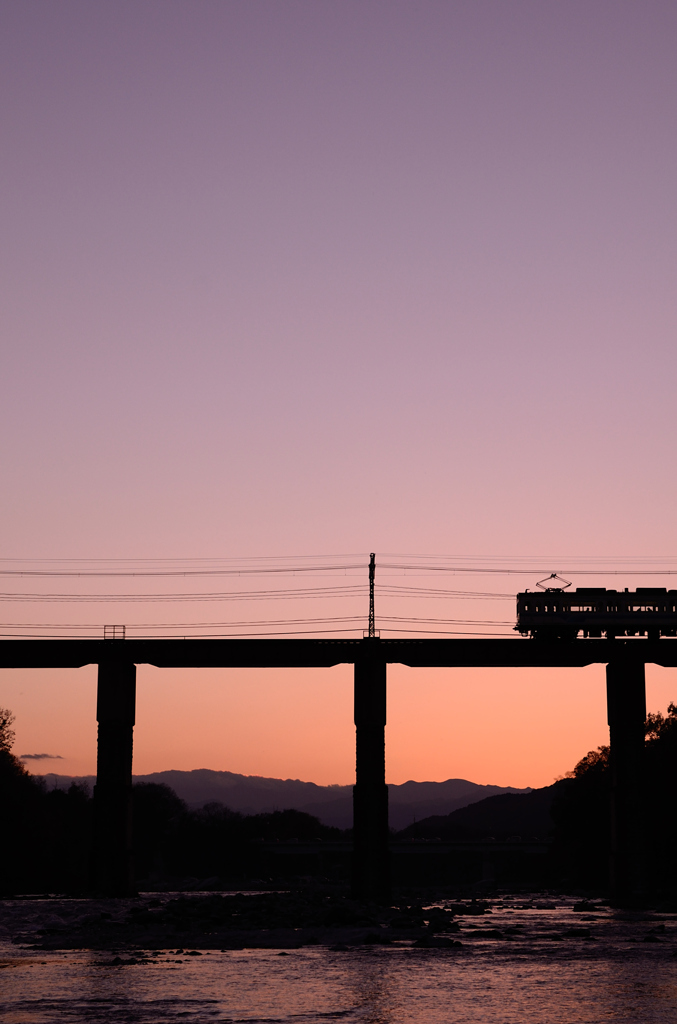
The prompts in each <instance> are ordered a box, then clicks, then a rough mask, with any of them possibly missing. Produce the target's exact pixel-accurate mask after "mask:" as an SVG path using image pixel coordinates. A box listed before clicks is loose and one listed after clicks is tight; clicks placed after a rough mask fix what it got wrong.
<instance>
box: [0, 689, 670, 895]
mask: <svg viewBox="0 0 677 1024" xmlns="http://www.w3.org/2000/svg"><path fill="white" fill-rule="evenodd" d="M3 716H4V717H3ZM10 725H11V716H8V713H6V712H2V709H0V822H1V823H2V839H0V893H2V894H11V893H16V892H23V893H29V892H86V891H87V890H88V888H89V856H90V844H91V834H92V803H93V801H92V798H91V797H90V795H89V793H88V792H87V791H86V790H85V789H83V788H80V787H78V786H76V785H73V786H71V788H70V789H69V790H67V791H64V790H47V789H46V787H45V785H44V783H43V782H42V780H40V779H36V778H35V777H33V776H31V775H29V773H28V772H27V771H26V770H25V768H24V767H23V765H22V764H21V762H20V761H19V760H18V759H17V758H16V757H14V755H13V754H12V753H11V741H12V738H13V737H12V734H11V729H10V728H9V726H10ZM642 789H643V794H644V796H643V808H644V821H643V838H644V852H645V877H646V884H647V889H649V890H653V891H656V892H662V893H668V894H671V895H677V891H675V890H677V883H676V882H675V881H674V867H675V864H677V813H676V811H677V807H676V801H677V707H676V706H675V705H674V704H671V705H670V706H669V708H668V712H667V715H666V716H662V715H660V714H658V715H650V716H649V718H648V719H647V723H646V745H645V759H644V772H643V779H642ZM133 802H134V858H135V870H136V877H137V879H138V880H139V881H140V882H141V884H142V885H143V884H144V883H146V884H147V885H149V886H153V885H158V886H162V885H163V884H164V885H167V884H168V885H171V884H172V883H174V884H176V885H177V887H180V886H182V885H185V884H186V882H187V880H189V879H191V878H192V879H196V880H205V879H207V880H214V881H215V883H217V882H218V880H220V881H221V883H222V884H224V885H229V884H231V885H236V886H241V885H246V884H247V883H248V882H249V883H253V884H256V883H257V882H258V883H260V882H262V881H263V882H268V881H272V880H273V878H276V879H280V878H281V877H284V878H289V877H291V876H295V877H298V876H299V875H301V876H303V875H313V876H317V875H318V874H319V875H323V876H330V877H334V878H336V879H343V880H344V881H347V879H348V877H349V870H350V865H349V859H348V858H347V855H346V853H345V851H344V852H343V853H341V852H340V851H339V852H337V849H336V847H334V848H333V851H334V852H333V853H331V850H332V844H331V842H330V841H331V840H336V839H347V838H349V833H343V832H341V831H340V830H339V829H335V828H330V827H328V826H326V825H323V824H322V823H321V822H320V821H319V820H318V819H317V818H314V817H312V816H311V815H308V814H304V813H303V812H301V811H296V810H285V811H277V812H274V813H270V814H256V815H249V816H247V815H242V814H239V813H236V812H234V811H231V810H229V809H228V808H227V807H224V806H222V805H221V804H208V805H206V806H205V807H203V808H202V809H200V810H190V809H189V808H188V807H187V806H186V804H185V803H184V802H183V801H182V800H181V799H179V797H178V796H177V795H176V794H175V793H174V791H173V790H172V789H170V788H169V787H168V786H165V785H157V784H151V783H140V784H137V785H135V786H134V788H133ZM609 836H610V771H609V749H608V747H600V748H598V750H596V751H591V752H590V753H588V754H587V755H586V756H585V757H584V758H582V759H581V760H580V761H579V762H578V764H577V765H576V766H575V768H574V769H573V771H572V772H570V773H569V774H568V776H567V777H566V778H564V779H561V780H560V781H558V782H556V783H555V784H554V785H552V786H549V787H545V788H544V789H540V790H534V791H533V792H531V793H529V794H525V795H522V794H502V795H499V796H494V797H488V798H487V799H485V800H482V801H479V802H478V803H475V804H471V805H469V806H468V807H464V808H462V809H460V810H458V811H455V812H453V813H452V814H449V815H446V816H444V817H435V818H428V819H426V820H424V821H421V822H418V823H417V824H416V825H412V826H410V827H409V828H408V829H405V830H404V831H403V832H401V833H399V834H398V835H397V836H396V837H395V838H398V839H407V838H409V839H415V838H419V839H441V840H450V841H453V842H464V841H473V842H475V841H477V840H480V841H483V840H484V841H486V840H492V839H493V840H496V841H505V840H508V841H509V840H517V839H520V840H522V841H523V842H527V843H528V842H530V841H532V840H534V839H537V840H540V841H541V842H543V841H547V843H548V845H549V849H548V853H547V856H546V859H545V860H543V858H541V859H540V861H539V862H538V864H536V861H533V870H534V871H535V872H536V873H537V876H538V877H537V878H536V877H534V881H538V882H539V883H545V882H547V883H548V884H552V885H560V886H571V887H576V888H582V889H590V890H598V891H603V890H604V889H605V887H606V885H607V880H608V868H609V852H610V851H609ZM293 840H298V842H299V843H300V844H302V843H303V842H304V841H308V840H310V841H312V840H322V841H323V844H325V845H324V847H323V846H322V844H316V846H317V848H318V849H319V850H322V848H323V849H324V850H325V851H326V853H323V852H320V853H315V854H313V855H312V856H311V855H310V854H308V853H307V852H305V853H304V852H303V851H302V850H301V849H299V851H298V854H297V855H295V851H294V847H293V845H292V844H293ZM276 842H278V843H280V844H281V845H280V847H279V849H278V850H277V853H274V852H271V848H270V846H269V845H268V846H265V845H264V844H270V843H276ZM432 854H433V851H432V849H431V855H430V856H429V857H428V858H427V861H426V859H425V858H423V857H422V856H420V857H419V858H418V859H416V858H414V859H413V860H412V859H411V858H409V861H410V863H411V867H410V868H407V872H408V875H407V878H408V880H409V881H410V882H414V881H415V879H414V877H413V875H412V872H413V873H414V874H416V873H421V875H422V876H423V875H424V874H426V872H429V871H430V869H431V867H432V866H433V862H432V860H431V857H432ZM412 855H413V850H412ZM304 857H305V860H304ZM438 859H439V858H438ZM518 859H519V858H518ZM475 860H477V857H475ZM428 861H429V862H430V863H429V864H428V863H427V862H428ZM408 863H409V862H408ZM459 863H460V862H459ZM478 863H479V862H478ZM510 864H511V865H512V867H511V868H510V871H511V872H512V877H506V878H505V881H506V882H507V883H508V884H509V883H510V882H511V881H514V880H516V879H517V878H520V879H522V880H525V870H526V872H527V874H528V872H529V871H531V870H532V868H531V866H530V865H529V864H525V863H523V864H522V865H521V866H520V864H519V863H517V861H516V859H515V858H512V859H511V860H510ZM445 865H446V866H445ZM473 865H474V861H468V864H467V865H466V866H465V867H463V869H462V870H463V875H464V878H465V880H470V879H472V877H473V873H474V872H476V870H477V869H476V866H473ZM393 866H394V868H397V864H396V863H395V862H394V865H393ZM435 870H436V871H437V869H435ZM439 870H440V872H441V874H439V881H442V880H443V878H446V877H447V876H448V879H447V880H448V881H449V882H450V883H451V882H453V877H452V876H453V874H454V871H455V868H454V867H453V863H452V861H449V859H448V858H447V860H446V861H444V863H442V861H440V869H439ZM396 875H397V871H395V876H396ZM409 876H411V877H409ZM436 877H437V876H436ZM478 877H481V871H480V875H479V876H478ZM402 880H404V875H403V876H402ZM497 881H499V882H500V881H501V879H500V877H499V878H497Z"/></svg>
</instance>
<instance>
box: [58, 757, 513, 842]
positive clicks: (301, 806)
mask: <svg viewBox="0 0 677 1024" xmlns="http://www.w3.org/2000/svg"><path fill="white" fill-rule="evenodd" d="M41 778H43V779H44V780H45V783H46V785H47V786H48V787H49V788H50V789H52V788H57V789H67V788H68V786H70V784H71V783H72V782H75V783H80V784H83V783H84V784H85V785H86V786H87V787H88V789H89V790H90V792H91V790H92V789H93V786H94V783H95V782H96V777H95V776H94V775H82V776H70V775H57V774H55V773H51V772H50V773H46V774H44V775H42V776H41ZM133 781H134V782H135V783H138V782H145V783H160V784H164V785H167V786H170V787H171V789H173V790H174V792H175V793H176V794H177V796H179V797H181V799H182V800H184V801H185V802H186V803H187V804H188V806H189V807H190V808H191V809H197V808H199V807H203V806H204V805H205V804H207V803H215V802H218V803H222V804H225V805H226V806H227V807H230V808H231V810H234V811H239V812H240V813H241V814H260V813H264V812H269V811H275V810H286V809H287V808H294V809H295V810H299V811H305V812H306V813H307V814H313V815H314V816H315V817H317V818H319V819H320V821H322V823H323V824H325V825H334V826H336V827H337V828H343V829H345V828H351V827H352V792H353V787H352V786H351V785H347V786H342V785H329V786H320V785H318V784H317V783H315V782H303V781H301V780H300V779H275V778H269V777H267V776H262V775H240V774H237V773H236V772H229V771H216V770H214V769H211V768H194V769H192V770H191V771H181V770H179V769H168V770H167V771H163V772H151V773H149V774H147V775H134V776H133ZM530 791H531V790H530V788H526V789H516V788H515V787H513V786H492V785H481V784H479V783H476V782H470V781H469V780H468V779H446V780H445V781H444V782H415V781H414V780H409V781H407V782H403V783H401V784H400V785H394V784H389V785H388V800H389V817H390V826H391V828H394V829H396V830H400V829H403V828H406V827H407V826H408V825H411V824H412V823H413V822H415V821H417V820H418V821H420V820H421V819H422V818H427V817H430V816H432V815H438V816H444V815H447V814H449V813H451V812H453V811H455V810H458V809H460V808H462V807H466V806H468V805H469V804H473V803H477V802H478V801H480V800H483V799H485V798H487V797H490V796H496V795H501V794H506V793H515V794H519V793H528V792H530Z"/></svg>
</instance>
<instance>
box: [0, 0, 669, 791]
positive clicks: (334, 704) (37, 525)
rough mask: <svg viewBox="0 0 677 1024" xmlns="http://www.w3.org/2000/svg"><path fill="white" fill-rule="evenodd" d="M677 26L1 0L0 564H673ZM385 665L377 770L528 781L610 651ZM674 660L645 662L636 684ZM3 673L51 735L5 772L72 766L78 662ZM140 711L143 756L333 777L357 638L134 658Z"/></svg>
mask: <svg viewBox="0 0 677 1024" xmlns="http://www.w3.org/2000/svg"><path fill="white" fill-rule="evenodd" d="M676 49H677V6H676V5H675V4H674V3H673V2H672V0H645V2H643V3H641V4H640V3H637V2H636V0H567V2H566V3H565V2H553V3H547V4H544V3H542V2H540V0H510V2H508V3H506V2H501V0H472V2H471V0H467V2H455V0H444V2H437V0H417V2H413V0H408V2H401V0H388V3H382V2H377V0H340V2H339V0H333V2H328V0H247V2H245V3H242V2H232V0H191V2H186V0H182V2H177V0H113V2H110V3H106V4H93V3H91V2H90V0H60V2H59V3H48V2H46V0H37V2H36V0H0V95H2V97H3V100H2V104H1V106H0V119H1V124H2V129H1V131H2V139H3V146H2V149H3V160H2V170H1V173H2V180H3V187H2V190H1V192H0V202H1V203H2V225H3V246H2V255H1V260H2V265H1V268H0V282H1V287H2V325H3V326H2V364H1V366H2V372H1V373H0V445H1V449H2V454H1V460H2V461H1V466H2V470H1V472H2V487H1V489H0V502H1V504H0V509H1V512H0V515H1V519H2V527H3V528H2V538H3V544H2V557H3V558H4V559H6V560H7V559H17V560H24V561H23V562H21V563H18V562H17V563H10V562H3V563H2V564H1V565H0V568H2V567H3V566H4V567H5V568H7V566H9V565H13V564H28V562H27V560H29V559H32V560H36V563H35V564H37V563H38V562H39V563H40V564H46V562H45V560H47V559H61V560H67V559H98V560H104V559H108V560H110V559H130V560H135V559H136V560H137V561H140V560H141V559H161V560H167V559H200V558H202V559H243V560H245V559H251V558H254V557H259V556H260V557H266V558H268V557H269V558H271V559H273V558H274V557H277V556H294V557H296V556H298V557H299V559H300V558H301V557H302V556H309V555H313V556H315V555H317V556H322V557H323V558H325V557H326V558H327V559H330V560H331V559H332V558H334V557H338V556H342V557H343V556H346V553H350V552H360V553H361V554H360V555H359V559H360V561H361V563H362V562H364V564H365V566H366V560H367V558H368V552H370V551H375V552H377V553H382V552H384V553H385V552H421V553H423V554H429V555H433V554H437V555H440V556H447V557H450V558H451V557H458V558H467V559H470V560H472V559H474V558H476V559H477V560H478V562H479V560H480V559H482V558H484V559H494V560H496V561H495V564H497V565H498V564H501V565H504V566H505V565H508V564H509V562H510V559H514V560H515V561H514V563H513V564H524V563H518V560H519V559H524V558H532V559H533V566H534V572H535V571H536V567H538V568H539V569H540V568H542V569H544V570H546V571H555V570H559V571H567V570H569V571H570V570H572V569H574V570H575V569H576V567H579V568H580V567H581V566H584V565H588V566H589V565H592V564H594V565H595V566H599V567H600V576H599V578H598V579H595V581H594V582H597V583H598V585H608V586H616V585H617V586H628V585H629V586H631V587H634V586H635V585H636V584H637V583H639V584H640V585H647V583H649V582H652V581H653V582H658V583H660V584H661V585H668V586H670V585H672V584H671V581H670V580H667V581H666V579H665V578H663V579H660V580H655V581H654V580H652V579H651V578H650V577H647V578H641V579H640V578H638V577H636V576H631V575H629V576H628V578H627V579H625V580H621V579H620V578H612V577H610V576H605V575H604V570H605V569H607V570H608V569H609V568H610V567H612V566H613V565H615V564H618V565H619V566H621V567H624V566H627V567H629V568H631V567H634V568H635V569H636V568H637V567H638V566H640V567H641V565H646V566H647V567H652V566H653V567H655V566H657V565H660V564H664V565H666V566H667V567H669V568H677V548H676V546H675V544H674V535H675V524H676V522H677V515H676V512H675V510H676V508H677V475H676V474H675V384H676V371H677V344H676V343H675V342H676V331H675V328H676V325H677V316H676V314H677V287H676V273H675V271H676V269H677V259H676V257H677V231H676V228H677V224H676V220H677V206H676V203H675V181H677V131H676V127H677V125H676V123H675V122H676V112H677V61H675V52H676ZM356 557H357V556H356ZM595 560H596V561H595ZM632 560H634V561H632ZM642 560H644V561H642ZM661 560H663V561H661ZM64 564H66V563H64ZM78 564H80V563H78ZM487 564H488V563H487ZM531 564H532V563H530V565H531ZM569 578H570V579H571V578H573V579H574V584H575V585H578V586H582V585H585V584H586V583H591V582H593V580H591V578H589V577H582V576H581V577H579V578H575V577H572V576H570V577H569ZM359 579H360V580H366V569H365V572H364V574H363V575H361V576H359ZM537 579H538V575H536V574H535V575H534V576H533V578H531V577H528V578H527V577H525V576H519V577H509V576H502V577H500V579H499V580H498V581H497V580H496V579H488V578H485V577H481V578H480V579H479V580H473V581H470V582H471V583H472V586H473V587H475V589H477V590H483V591H493V590H496V591H500V592H505V593H508V594H512V593H514V592H515V591H516V590H517V589H521V588H523V587H525V586H531V587H533V586H534V585H535V583H536V580H537ZM287 582H288V583H289V581H287ZM400 582H401V580H400ZM429 582H430V581H429V579H428V580H424V581H423V582H421V584H420V585H421V586H423V585H428V583H429ZM48 583H49V581H45V580H43V581H42V582H41V583H40V584H31V585H30V586H28V585H27V584H26V583H25V581H23V580H20V581H16V580H14V581H13V580H11V579H10V580H7V579H5V580H4V581H3V588H2V589H3V591H4V593H5V594H8V595H10V597H11V594H12V592H13V588H14V590H15V591H16V594H17V595H20V594H22V593H25V592H28V591H35V590H36V589H37V587H38V586H42V587H43V590H44V591H45V592H47V590H49V589H50V587H51V589H52V590H59V588H60V587H61V588H62V589H64V588H65V589H67V587H68V586H71V583H69V582H68V581H66V582H62V583H58V584H57V583H54V584H49V585H48ZM296 583H298V580H297V581H296ZM135 585H136V584H135ZM138 585H139V586H142V584H141V583H140V584H138ZM172 585H173V586H177V587H178V588H179V590H180V591H181V592H182V593H183V592H185V591H187V590H188V589H189V586H188V584H185V583H183V584H181V583H177V582H176V581H174V583H172V584H171V585H170V584H167V586H168V587H171V586H172ZM314 585H316V586H321V585H322V580H316V581H315V583H314ZM444 585H446V586H456V587H459V588H464V589H471V588H470V585H469V580H468V578H466V577H463V578H458V577H454V578H453V579H451V578H449V579H446V578H445V580H444ZM73 586H75V584H73ZM92 586H93V588H94V590H95V591H96V592H97V593H101V592H102V591H103V590H105V588H106V586H107V584H106V581H105V580H104V581H102V580H99V581H98V582H97V584H96V587H94V584H92ZM131 586H132V585H131V584H130V583H129V581H127V583H126V584H125V587H123V588H122V592H128V591H129V590H130V589H131ZM22 588H23V589H22ZM75 589H77V588H75ZM151 589H152V588H151ZM94 590H93V591H92V592H94ZM149 592H150V591H149ZM501 600H504V602H505V603H503V604H501V603H500V601H496V602H494V605H495V606H494V605H492V606H491V607H490V606H489V605H487V606H486V607H485V606H484V605H482V604H481V603H480V604H479V605H478V604H477V602H475V603H474V604H473V603H472V602H470V601H467V602H465V603H464V602H463V601H456V602H455V603H454V602H446V603H444V602H440V603H438V604H436V605H435V608H434V610H433V608H432V606H430V607H428V606H426V613H425V614H434V615H435V616H438V617H440V616H442V617H443V616H444V615H446V617H447V618H452V617H453V618H456V619H462V618H465V619H468V618H485V617H491V616H494V617H495V618H496V619H500V620H502V621H503V620H505V621H511V620H512V619H513V618H514V602H513V601H512V600H511V599H509V598H505V599H501ZM320 604H321V605H322V607H321V608H320V607H319V605H320ZM419 604H420V602H419ZM1 607H2V612H1V613H0V614H1V615H2V620H3V623H4V626H3V629H2V632H4V633H11V632H12V631H14V632H16V630H17V628H18V625H22V624H23V625H25V624H26V623H39V624H50V623H51V624H57V625H60V626H62V627H63V626H64V625H68V624H69V623H73V624H74V626H75V625H77V626H78V628H79V627H80V625H82V624H91V625H92V628H94V626H96V628H97V629H98V628H99V625H100V624H102V623H103V622H111V621H124V622H126V623H127V624H128V625H130V626H133V624H134V623H138V624H142V623H149V622H152V623H156V624H161V623H163V622H164V623H167V622H170V623H179V622H181V623H185V622H188V621H191V622H192V621H196V622H197V621H199V622H203V621H205V622H206V621H210V622H213V621H217V620H218V621H220V622H223V621H226V620H228V619H231V620H232V619H234V618H237V619H238V620H245V619H247V620H249V619H251V620H255V619H257V617H263V618H267V619H271V618H273V617H275V616H278V617H280V618H281V617H283V616H282V614H281V609H282V612H283V613H284V616H287V617H289V618H291V617H293V616H295V615H296V612H297V608H296V606H295V605H294V606H293V607H292V606H291V605H290V606H289V607H287V606H286V605H285V606H284V608H282V605H281V604H280V605H279V607H278V606H275V607H274V608H273V607H268V606H266V607H265V608H264V609H263V611H262V612H261V615H260V614H259V612H260V611H261V610H260V609H257V608H256V607H255V606H254V604H252V603H251V602H250V603H249V604H246V606H245V605H244V604H243V606H242V607H241V606H240V605H238V604H237V603H231V604H228V605H224V606H220V605H219V606H218V607H210V608H209V611H207V610H206V608H205V607H203V606H200V607H199V608H198V609H197V610H196V609H195V606H194V604H191V603H190V602H188V601H187V602H186V604H185V607H184V606H183V605H181V604H177V605H176V606H169V605H167V606H162V607H160V606H158V607H157V608H153V607H146V606H136V605H134V606H133V607H129V608H127V607H125V608H124V611H123V606H122V605H119V604H118V605H115V606H114V607H111V608H110V609H109V608H107V607H106V606H105V605H101V604H98V605H91V604H87V603H84V604H83V606H82V607H79V606H76V605H70V604H63V605H57V606H56V607H55V608H52V607H50V605H48V604H43V605H39V604H36V606H35V607H33V606H31V605H30V604H27V603H25V602H24V603H21V602H18V603H13V602H12V600H10V599H8V598H5V599H4V600H3V602H2V605H1ZM299 607H302V614H303V615H304V616H306V617H307V616H310V615H313V614H318V615H320V616H330V615H331V614H332V611H331V608H338V611H337V612H336V614H337V615H342V614H344V612H345V614H348V612H349V613H350V614H351V615H353V614H364V615H365V616H366V604H365V602H364V600H363V599H359V600H355V601H354V602H353V603H352V604H351V605H350V608H349V609H348V605H345V606H343V605H341V607H340V608H339V607H338V605H336V604H332V601H329V600H328V601H324V602H314V601H307V602H305V603H303V605H302V606H299ZM380 607H381V609H383V608H385V607H386V605H385V604H381V606H380ZM388 607H389V608H391V606H388ZM392 609H396V610H397V609H399V611H400V612H401V613H402V614H406V615H411V616H413V615H418V614H420V607H419V605H416V607H414V604H413V603H409V604H407V601H406V600H405V599H404V598H403V599H402V600H401V601H400V603H399V604H398V603H397V602H394V603H393V604H392ZM478 609H481V614H480V615H478V614H477V612H478ZM497 609H498V610H497ZM273 613H274V614H273ZM120 616H123V617H122V618H121V617H120ZM149 616H150V617H149ZM190 616H192V618H190ZM17 624H18V625H17ZM50 628H51V627H50ZM55 628H56V626H55ZM144 628H145V627H144ZM355 628H357V627H355ZM501 628H502V629H503V631H504V632H506V631H507V632H509V626H506V627H501ZM139 629H141V626H140V625H139ZM76 631H77V630H76ZM360 632H361V625H360V627H359V629H358V631H357V632H356V634H355V635H360ZM327 635H331V630H328V631H327ZM384 635H386V633H385V632H384ZM516 642H519V641H516ZM525 642H526V641H525ZM389 678H390V681H391V682H390V692H389V701H390V703H389V725H388V733H387V742H388V772H389V781H391V782H402V781H405V780H406V779H409V778H414V779H419V780H423V779H444V778H449V777H466V778H470V779H472V780H473V781H475V782H484V783H496V784H501V785H514V786H524V785H543V784H546V783H549V782H550V781H552V780H553V779H554V778H555V777H556V776H558V775H560V774H563V773H564V772H565V771H567V770H568V769H570V768H571V767H572V766H573V764H574V763H575V761H576V760H577V759H578V758H579V757H581V756H582V755H583V754H584V753H585V752H586V751H587V750H588V749H589V748H590V747H593V746H596V745H597V744H598V743H602V742H605V740H606V738H607V735H608V732H607V729H606V716H605V706H604V671H603V668H602V667H597V668H594V669H593V668H591V669H585V670H577V671H564V670H557V671H555V670H548V671H541V672H536V671H530V672H516V671H514V670H512V671H507V670H504V671H495V670H492V671H488V670H486V671H485V670H482V671H480V670H473V671H459V670H456V671H452V670H435V671H432V670H430V671H425V672H424V671H422V670H419V671H413V670H407V669H404V668H401V667H393V668H392V669H391V670H390V675H389ZM676 682H677V677H676V676H675V672H674V670H659V669H651V670H650V671H649V690H648V696H649V705H650V708H651V709H652V710H658V709H659V708H660V709H662V710H665V707H666V705H667V702H668V701H669V700H671V699H675V698H676V697H677V686H675V683H676ZM0 705H2V706H8V707H10V708H12V709H13V710H14V711H15V712H16V714H17V746H16V752H17V753H25V752H50V753H54V754H59V755H61V756H62V757H63V760H58V761H49V762H33V763H32V764H31V770H34V771H35V770H54V771H59V772H62V773H64V774H66V773H67V774H84V773H87V772H91V771H92V770H93V768H94V763H95V723H94V707H95V669H94V668H87V669H81V670H78V671H74V672H63V671H59V672H10V671H6V672H4V673H2V675H1V676H0ZM135 744H136V746H135V769H136V770H137V771H139V772H149V771H153V770H161V769H166V768H197V767H210V768H220V769H228V770H231V771H238V772H245V773H248V774H263V775H274V776H282V777H288V776H292V777H300V778H304V779H308V780H312V781H316V782H324V783H328V782H340V783H346V782H350V781H351V780H352V778H353V772H354V749H353V744H354V731H353V726H352V709H351V679H350V670H349V669H348V668H347V667H343V668H337V669H333V670H327V671H321V672H311V671H310V670H304V671H298V672H292V671H289V670H285V671H276V672H271V671H267V672H254V671H249V672H244V671H235V670H231V671H206V670H202V671H199V672H198V671H195V672H185V671H182V672H179V671H178V670H172V671H162V672H160V671H159V670H156V669H150V668H145V667H144V668H140V669H139V711H138V726H137V730H136V736H135ZM38 764H39V766H40V767H36V765H38Z"/></svg>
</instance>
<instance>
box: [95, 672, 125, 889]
mask: <svg viewBox="0 0 677 1024" xmlns="http://www.w3.org/2000/svg"><path fill="white" fill-rule="evenodd" d="M135 711H136V665H132V664H129V663H127V662H120V663H119V662H103V663H101V664H100V665H99V679H98V689H97V702H96V717H97V720H98V723H99V737H98V749H97V760H96V786H95V787H94V835H93V847H92V885H93V888H94V889H95V890H97V891H98V892H101V893H103V894H105V895H107V896H131V895H133V894H134V891H135V887H134V865H133V856H132V742H133V732H134V719H135Z"/></svg>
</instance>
